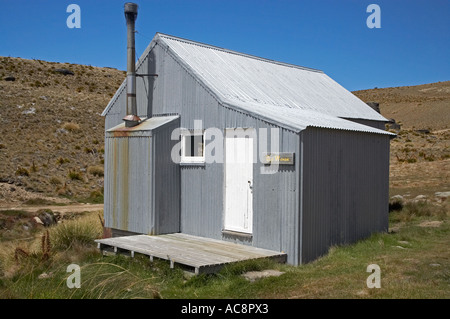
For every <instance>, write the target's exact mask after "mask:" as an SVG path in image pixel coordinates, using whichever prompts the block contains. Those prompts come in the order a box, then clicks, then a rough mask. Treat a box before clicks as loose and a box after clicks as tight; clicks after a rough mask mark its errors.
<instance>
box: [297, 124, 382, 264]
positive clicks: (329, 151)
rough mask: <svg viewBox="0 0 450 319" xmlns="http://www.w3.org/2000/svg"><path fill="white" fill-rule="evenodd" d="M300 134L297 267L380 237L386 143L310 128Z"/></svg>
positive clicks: (360, 135) (378, 137) (366, 136)
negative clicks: (299, 257) (376, 234)
mask: <svg viewBox="0 0 450 319" xmlns="http://www.w3.org/2000/svg"><path fill="white" fill-rule="evenodd" d="M301 134H302V137H303V139H302V140H303V159H304V162H303V206H302V209H303V213H302V215H303V219H302V243H301V247H302V262H308V261H311V260H313V259H315V258H317V257H319V256H320V255H323V254H325V253H326V252H327V251H328V249H329V247H330V246H332V245H337V244H345V243H352V242H355V241H357V240H359V239H361V238H364V237H367V236H369V235H370V234H371V233H373V232H380V231H386V230H387V227H388V196H389V194H388V192H389V137H388V136H383V135H378V134H366V133H356V132H344V131H334V130H326V129H315V128H310V129H307V130H305V131H303V132H302V133H301Z"/></svg>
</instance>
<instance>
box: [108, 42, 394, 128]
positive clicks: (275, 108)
mask: <svg viewBox="0 0 450 319" xmlns="http://www.w3.org/2000/svg"><path fill="white" fill-rule="evenodd" d="M156 44H161V45H162V46H164V47H166V48H167V49H168V50H169V52H170V53H171V54H172V55H173V56H174V57H175V58H176V59H177V60H178V61H179V62H180V64H181V65H183V66H184V67H185V68H187V69H188V71H189V72H190V73H191V74H192V75H193V76H194V77H196V78H197V79H198V80H199V81H200V82H201V83H203V84H204V85H205V86H206V87H207V88H208V89H209V90H210V91H211V92H212V93H213V95H214V96H215V97H216V98H217V99H218V100H219V102H221V103H222V104H223V105H224V106H227V107H230V108H234V109H238V110H240V111H243V112H245V113H248V114H250V115H253V116H256V117H258V118H261V119H264V120H266V121H268V122H272V123H274V124H277V125H280V126H281V127H285V128H288V129H291V130H293V131H301V130H303V129H305V128H306V127H308V126H313V127H323V128H332V129H342V130H351V131H362V132H369V133H379V134H390V135H394V134H391V133H388V132H386V131H383V130H379V129H375V128H372V127H369V126H366V125H362V124H357V123H354V122H352V121H349V120H345V119H343V118H350V119H366V120H375V121H387V120H386V119H385V118H384V117H383V116H381V115H380V114H379V113H377V112H376V111H374V110H373V109H372V108H371V107H369V106H368V105H367V104H365V103H364V102H363V101H361V100H360V99H358V98H357V97H356V96H355V95H353V94H352V93H351V92H349V91H347V90H346V89H345V88H343V87H342V86H340V85H339V84H338V83H336V82H335V81H334V80H332V79H331V78H330V77H328V76H327V75H326V74H324V73H323V72H322V71H320V70H315V69H309V68H305V67H301V66H296V65H291V64H287V63H282V62H277V61H273V60H267V59H263V58H259V57H255V56H251V55H247V54H243V53H239V52H235V51H231V50H226V49H222V48H218V47H214V46H210V45H207V44H203V43H198V42H194V41H190V40H186V39H181V38H177V37H173V36H169V35H165V34H161V33H157V34H156V36H155V37H154V39H153V40H152V42H151V43H150V45H149V46H148V48H147V49H146V50H145V52H144V53H143V55H142V56H141V58H140V59H139V61H138V64H137V68H138V67H139V65H140V62H141V61H142V60H143V59H144V58H145V56H146V55H147V54H148V53H149V51H150V50H151V49H152V48H153V47H154V46H155V45H156ZM124 86H125V82H124V83H122V86H121V87H120V88H119V90H118V92H117V93H116V95H118V93H119V92H120V91H121V90H122V89H123V87H124ZM116 95H115V96H114V97H113V99H112V100H111V101H110V103H109V104H108V106H107V107H106V109H105V110H104V111H103V114H102V115H106V114H107V112H108V110H109V108H110V107H112V105H113V104H114V102H115V98H117V97H116Z"/></svg>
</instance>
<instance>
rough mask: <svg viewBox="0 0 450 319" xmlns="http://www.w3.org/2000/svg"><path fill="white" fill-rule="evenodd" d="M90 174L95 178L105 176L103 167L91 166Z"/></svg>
mask: <svg viewBox="0 0 450 319" xmlns="http://www.w3.org/2000/svg"><path fill="white" fill-rule="evenodd" d="M87 171H88V173H89V174H92V175H94V176H98V177H103V175H104V169H103V166H99V165H97V166H89V167H88V169H87Z"/></svg>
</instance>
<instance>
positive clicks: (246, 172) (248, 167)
mask: <svg viewBox="0 0 450 319" xmlns="http://www.w3.org/2000/svg"><path fill="white" fill-rule="evenodd" d="M253 132H254V130H253V129H227V130H226V133H225V217H224V228H225V230H231V231H237V232H243V233H252V224H253V194H252V193H253V191H252V189H253V136H254V135H253Z"/></svg>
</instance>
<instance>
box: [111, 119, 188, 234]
mask: <svg viewBox="0 0 450 319" xmlns="http://www.w3.org/2000/svg"><path fill="white" fill-rule="evenodd" d="M176 127H179V119H177V120H174V121H172V122H170V123H167V124H165V125H163V126H162V127H160V128H158V129H156V130H154V131H153V132H147V133H148V134H147V135H148V136H142V135H141V136H133V134H135V135H140V134H139V133H140V132H139V131H137V132H134V133H129V134H128V135H129V136H127V137H116V136H114V133H107V136H106V139H105V144H106V148H105V155H106V156H105V172H106V174H105V192H104V196H105V206H104V216H105V226H106V227H110V228H114V229H119V230H124V231H129V232H134V233H143V234H164V233H172V232H179V230H180V223H179V220H180V183H179V181H180V168H179V166H178V165H176V164H175V163H174V162H172V161H171V158H170V154H171V153H170V150H171V149H172V147H173V146H174V145H175V144H176V143H177V141H172V140H171V133H172V131H173V130H174V129H175V128H176ZM150 133H152V134H150Z"/></svg>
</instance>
